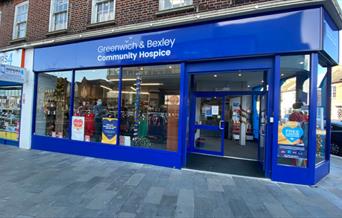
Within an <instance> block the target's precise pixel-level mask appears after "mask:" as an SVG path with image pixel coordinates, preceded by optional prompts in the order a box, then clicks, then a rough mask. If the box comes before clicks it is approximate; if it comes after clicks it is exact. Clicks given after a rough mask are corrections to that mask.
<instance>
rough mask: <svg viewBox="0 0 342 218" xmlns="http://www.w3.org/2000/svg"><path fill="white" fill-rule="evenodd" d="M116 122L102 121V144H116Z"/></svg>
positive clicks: (109, 119)
mask: <svg viewBox="0 0 342 218" xmlns="http://www.w3.org/2000/svg"><path fill="white" fill-rule="evenodd" d="M117 122H118V120H117V119H115V118H103V119H102V143H106V144H113V145H115V144H116V138H117V128H116V126H117Z"/></svg>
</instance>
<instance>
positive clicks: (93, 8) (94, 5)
mask: <svg viewBox="0 0 342 218" xmlns="http://www.w3.org/2000/svg"><path fill="white" fill-rule="evenodd" d="M110 1H113V19H108V20H105V21H97V20H98V13H97V8H98V4H100V3H103V2H110ZM115 9H116V0H92V3H91V21H90V23H91V24H96V23H104V22H109V21H114V20H115V16H116V10H115Z"/></svg>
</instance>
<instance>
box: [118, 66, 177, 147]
mask: <svg viewBox="0 0 342 218" xmlns="http://www.w3.org/2000/svg"><path fill="white" fill-rule="evenodd" d="M179 72H180V69H179V66H178V65H170V66H168V65H163V66H145V67H130V68H124V69H123V76H122V97H121V98H122V101H121V118H120V144H121V145H126V146H140V147H148V148H158V149H166V150H171V151H176V150H177V144H178V116H179V103H180V96H179V88H180V85H179V84H180V83H179V81H180V73H179Z"/></svg>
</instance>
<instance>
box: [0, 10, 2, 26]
mask: <svg viewBox="0 0 342 218" xmlns="http://www.w3.org/2000/svg"><path fill="white" fill-rule="evenodd" d="M1 23H2V11H0V25H1Z"/></svg>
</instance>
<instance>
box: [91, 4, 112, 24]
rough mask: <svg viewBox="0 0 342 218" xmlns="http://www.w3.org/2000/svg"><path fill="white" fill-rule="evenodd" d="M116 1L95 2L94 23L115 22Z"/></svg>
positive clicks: (93, 8)
mask: <svg viewBox="0 0 342 218" xmlns="http://www.w3.org/2000/svg"><path fill="white" fill-rule="evenodd" d="M114 18H115V0H93V3H92V19H91V22H92V23H100V22H105V21H110V20H114Z"/></svg>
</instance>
